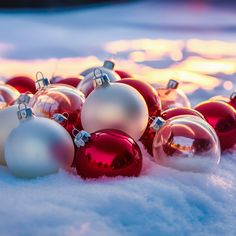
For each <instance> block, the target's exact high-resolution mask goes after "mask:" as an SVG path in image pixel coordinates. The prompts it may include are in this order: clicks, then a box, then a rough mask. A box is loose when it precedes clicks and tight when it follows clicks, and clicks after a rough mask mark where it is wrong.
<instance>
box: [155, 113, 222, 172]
mask: <svg viewBox="0 0 236 236" xmlns="http://www.w3.org/2000/svg"><path fill="white" fill-rule="evenodd" d="M203 123H205V124H204V125H203ZM152 127H153V128H154V129H155V130H156V131H157V132H156V135H155V138H154V141H153V156H154V160H155V161H156V162H157V163H158V164H160V165H164V166H167V167H171V168H174V169H178V170H183V171H192V172H208V171H212V170H214V169H215V167H216V166H217V164H219V162H220V145H219V141H218V139H217V135H216V133H215V132H214V130H213V129H212V127H211V126H210V125H208V124H207V123H206V121H204V120H203V119H201V118H199V117H197V116H192V115H191V116H189V115H183V116H178V117H176V118H172V119H169V120H168V121H164V120H163V119H162V118H156V119H155V121H154V122H153V124H152Z"/></svg>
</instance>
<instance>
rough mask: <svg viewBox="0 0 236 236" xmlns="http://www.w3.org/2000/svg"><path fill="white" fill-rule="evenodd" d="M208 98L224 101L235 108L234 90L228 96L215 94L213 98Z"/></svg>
mask: <svg viewBox="0 0 236 236" xmlns="http://www.w3.org/2000/svg"><path fill="white" fill-rule="evenodd" d="M210 100H214V101H221V102H226V103H228V104H229V105H230V106H232V107H233V108H234V109H236V91H235V92H233V93H232V94H231V96H230V97H229V98H228V97H225V96H215V97H213V98H210Z"/></svg>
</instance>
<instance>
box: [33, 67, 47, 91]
mask: <svg viewBox="0 0 236 236" xmlns="http://www.w3.org/2000/svg"><path fill="white" fill-rule="evenodd" d="M39 75H41V78H39ZM49 84H50V82H49V79H48V78H45V77H44V76H43V73H42V72H41V71H38V72H37V73H36V82H35V87H36V90H39V89H41V88H44V87H47V86H48V85H49Z"/></svg>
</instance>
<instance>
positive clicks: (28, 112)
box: [17, 103, 33, 121]
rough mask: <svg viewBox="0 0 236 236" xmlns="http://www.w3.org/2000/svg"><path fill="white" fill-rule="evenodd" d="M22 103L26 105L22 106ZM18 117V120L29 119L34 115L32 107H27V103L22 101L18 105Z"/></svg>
mask: <svg viewBox="0 0 236 236" xmlns="http://www.w3.org/2000/svg"><path fill="white" fill-rule="evenodd" d="M21 105H23V106H24V107H23V108H22V106H21ZM17 117H18V120H20V121H22V120H27V119H29V118H30V117H33V112H32V109H31V108H29V107H27V105H26V104H25V103H20V104H19V105H18V111H17Z"/></svg>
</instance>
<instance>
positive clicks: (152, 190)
mask: <svg viewBox="0 0 236 236" xmlns="http://www.w3.org/2000/svg"><path fill="white" fill-rule="evenodd" d="M190 19H191V20H190ZM222 19H223V20H222ZM235 23H236V18H235V13H234V12H233V11H232V10H229V9H219V8H214V7H210V6H202V5H201V6H198V7H197V8H196V7H195V8H193V6H192V5H181V4H179V5H178V6H176V5H168V4H160V3H157V2H155V1H141V2H138V3H130V4H121V5H115V6H103V7H95V8H88V9H86V8H85V9H74V10H70V11H57V12H52V11H49V12H28V11H25V12H21V13H17V12H3V11H2V12H1V13H0V32H1V37H0V56H1V60H0V64H1V73H0V75H2V76H5V77H8V76H11V75H13V74H16V73H27V74H29V75H31V76H34V74H35V72H36V71H37V70H42V71H43V72H44V73H45V74H46V75H47V76H49V77H50V76H51V75H52V73H56V74H59V75H75V74H77V73H78V72H79V71H82V70H83V69H85V68H86V67H88V66H90V65H94V64H99V63H100V62H101V60H103V59H105V58H106V57H107V56H108V55H110V54H112V53H114V51H116V59H117V65H118V67H120V68H124V69H125V70H129V71H131V73H132V74H134V75H136V76H140V77H141V78H145V79H146V80H147V81H148V82H151V83H156V82H158V83H159V82H160V83H166V82H167V80H168V78H169V77H170V76H173V75H178V76H180V77H179V79H180V81H181V88H182V89H183V90H184V91H185V92H186V93H187V94H188V95H189V97H190V99H191V103H192V104H193V105H195V104H197V103H198V102H199V101H202V100H204V99H207V98H209V97H211V96H213V95H217V94H225V95H229V94H230V93H231V91H233V89H236V87H235V82H234V79H235V75H236V65H235V61H236V60H235V59H236V51H235V48H236V47H235V46H236V42H235V41H234V40H233V39H234V38H235V32H234V31H233V30H229V29H230V27H231V26H233V25H235ZM196 39H198V40H196ZM121 40H122V41H121ZM209 40H211V41H209ZM212 40H214V41H212ZM122 42H123V44H122ZM122 45H123V46H124V45H129V46H128V48H125V47H122ZM159 45H161V46H159ZM196 45H197V46H196ZM228 45H230V47H228ZM149 48H151V49H153V48H155V50H156V51H155V53H154V54H150V51H149ZM202 48H204V50H200V49H202ZM137 52H138V53H137ZM140 52H141V53H140ZM142 52H145V53H144V54H142ZM173 52H175V53H174V54H173ZM93 55H94V56H93ZM57 58H60V60H58V59H57ZM142 59H143V60H142ZM209 65H211V66H209ZM140 145H141V144H140ZM142 151H143V152H144V155H143V156H144V166H143V170H142V173H141V176H140V177H138V178H122V177H118V178H101V179H98V180H86V181H84V180H82V179H81V178H80V177H78V176H76V174H75V173H67V172H64V171H60V172H59V173H58V174H55V175H51V176H47V177H43V178H37V179H34V180H22V179H17V178H15V177H14V176H12V175H11V174H10V173H9V171H8V170H7V168H5V167H0V203H1V205H0V235H8V236H15V235H17V236H18V235H19V236H32V235H34V236H38V235H40V236H41V235H44V236H47V235H50V236H51V235H59V236H60V235H63V236H64V235H65V236H67V235H68V236H73V235H76V236H83V235H86V236H87V235H88V236H93V235H103V236H111V235H112V236H113V235H114V236H116V235H127V236H131V235H132V236H134V235H135V236H136V235H140V236H142V235H145V236H146V235H148V236H149V235H150V236H152V235H155V236H156V235H222V234H224V235H227V236H228V235H236V226H235V219H236V172H235V169H236V149H235V148H234V149H233V150H229V151H227V152H225V153H223V155H222V158H221V162H220V165H219V168H217V170H216V171H215V172H214V173H208V174H200V173H189V172H180V171H176V170H173V169H169V168H165V167H162V166H159V165H157V164H154V163H153V162H152V161H151V160H150V159H149V156H148V154H147V153H146V152H145V151H144V149H143V148H142Z"/></svg>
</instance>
